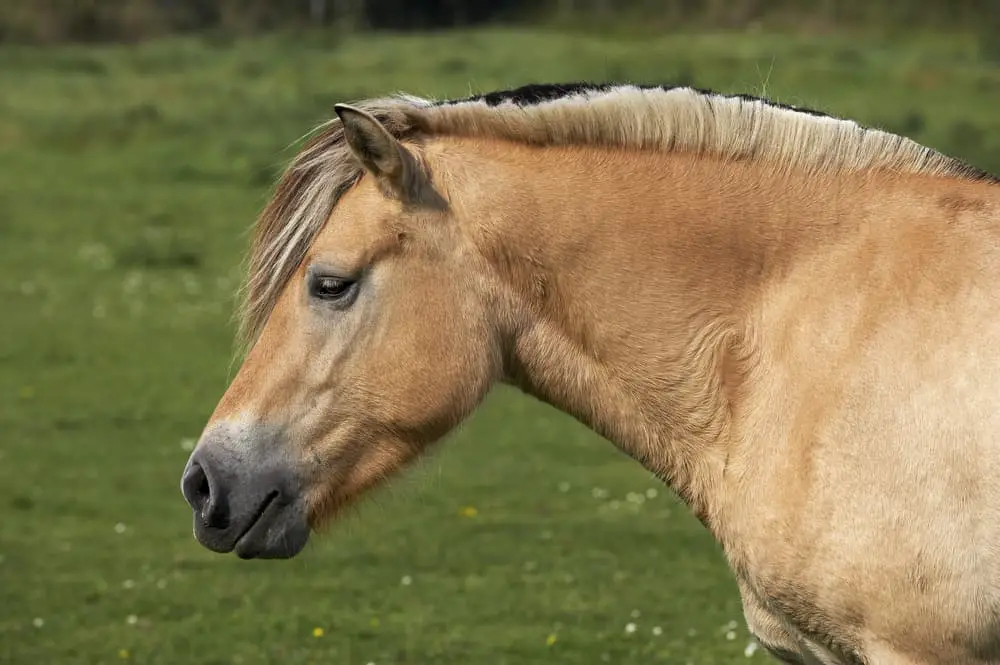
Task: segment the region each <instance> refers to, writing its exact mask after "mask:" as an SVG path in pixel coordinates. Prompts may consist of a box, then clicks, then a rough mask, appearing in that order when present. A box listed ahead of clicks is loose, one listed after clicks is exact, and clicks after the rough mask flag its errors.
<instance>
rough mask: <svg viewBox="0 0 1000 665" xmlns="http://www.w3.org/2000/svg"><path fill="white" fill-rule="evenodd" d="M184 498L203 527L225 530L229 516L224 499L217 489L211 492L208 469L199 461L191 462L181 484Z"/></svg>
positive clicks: (211, 484)
mask: <svg viewBox="0 0 1000 665" xmlns="http://www.w3.org/2000/svg"><path fill="white" fill-rule="evenodd" d="M181 490H182V492H183V494H184V498H185V499H186V500H187V502H188V504H189V505H190V506H191V508H193V509H194V511H195V512H196V513H197V514H198V515H199V517H200V518H201V521H202V522H203V523H204V524H205V526H208V527H213V528H216V529H225V528H226V527H228V526H229V515H228V510H227V509H226V502H225V497H222V496H220V495H221V494H222V492H220V491H219V488H218V487H215V488H214V490H215V491H213V482H212V478H211V475H210V469H208V468H206V466H205V465H204V463H202V461H201V460H198V459H193V460H191V465H190V466H189V467H188V470H187V472H186V473H185V474H184V479H183V480H182V482H181Z"/></svg>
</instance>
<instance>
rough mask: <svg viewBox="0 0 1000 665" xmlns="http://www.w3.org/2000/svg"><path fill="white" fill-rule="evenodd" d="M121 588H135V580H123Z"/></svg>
mask: <svg viewBox="0 0 1000 665" xmlns="http://www.w3.org/2000/svg"><path fill="white" fill-rule="evenodd" d="M122 588H123V589H134V588H135V580H125V581H124V582H122Z"/></svg>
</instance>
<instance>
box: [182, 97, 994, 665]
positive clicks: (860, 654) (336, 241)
mask: <svg viewBox="0 0 1000 665" xmlns="http://www.w3.org/2000/svg"><path fill="white" fill-rule="evenodd" d="M336 112H337V117H336V118H334V119H333V120H331V121H330V122H329V123H328V124H326V125H324V126H322V127H321V128H319V130H318V131H317V132H316V134H315V135H314V136H313V137H312V139H311V140H310V142H309V143H308V144H307V145H306V146H305V147H304V148H303V149H302V150H301V152H300V153H299V154H298V155H297V157H296V158H295V160H294V162H293V163H292V164H291V166H290V167H289V169H288V171H287V172H286V173H285V175H284V177H283V178H282V180H281V182H280V184H279V185H278V187H277V191H276V192H275V194H274V196H273V198H272V199H271V201H270V203H269V205H268V206H267V208H266V209H265V210H264V211H263V213H262V215H261V217H260V219H259V221H258V224H257V227H256V236H255V240H254V244H253V247H252V249H251V253H250V257H249V266H248V267H249V271H248V279H247V282H246V289H245V308H244V310H243V312H242V314H243V323H244V327H243V332H244V339H245V342H246V346H247V349H248V351H247V354H246V357H245V360H244V363H243V365H242V368H241V369H240V371H239V373H238V375H237V376H236V378H235V379H234V380H233V382H232V385H231V386H230V387H229V389H228V390H227V392H226V393H225V395H224V396H223V397H222V400H221V402H220V403H219V405H218V407H217V409H216V411H215V413H214V414H213V416H212V418H211V420H210V422H209V424H208V426H207V427H206V429H205V432H204V434H203V436H202V438H201V440H200V441H199V444H198V446H197V448H196V449H195V451H194V452H193V454H192V456H191V459H190V460H189V462H188V466H187V468H186V469H185V474H184V478H183V481H182V487H183V491H184V495H185V497H186V498H187V500H188V501H189V502H190V503H191V505H192V507H193V509H194V512H195V519H194V524H195V534H196V537H197V538H198V540H199V541H200V542H201V543H202V544H203V545H205V546H206V547H208V548H210V549H213V550H215V551H219V552H230V551H235V552H236V554H237V555H239V556H241V557H244V558H250V557H292V556H295V555H296V554H298V553H299V552H300V551H301V550H302V548H303V547H304V545H305V544H306V541H307V539H308V537H309V534H310V532H311V531H312V530H313V529H315V528H317V527H318V526H319V525H320V524H321V523H322V522H324V521H325V520H327V519H329V518H330V517H331V516H333V515H334V514H336V513H337V511H338V509H340V508H341V507H343V506H345V505H347V504H348V503H349V502H350V501H352V500H353V499H355V498H356V497H358V496H359V495H360V494H361V493H362V492H364V491H365V490H367V489H369V488H371V487H373V486H374V485H376V484H377V483H379V482H381V481H383V480H385V479H387V478H388V477H389V476H390V475H391V474H392V473H393V472H395V471H397V470H399V469H400V468H401V467H403V466H404V465H405V464H406V463H408V462H410V461H412V460H413V459H415V458H417V457H418V456H419V455H420V453H421V452H422V451H423V450H425V449H426V447H427V446H428V445H430V444H432V443H433V442H435V441H437V440H439V439H440V438H442V437H443V436H444V435H445V434H446V433H447V432H448V431H450V430H451V429H452V428H454V427H455V426H456V425H457V424H458V423H459V422H460V421H461V420H462V419H464V418H466V417H467V416H468V415H469V414H470V413H471V412H472V411H473V410H474V409H475V408H476V406H477V405H478V404H479V403H480V402H481V400H482V399H483V398H484V397H485V396H486V394H487V392H488V391H489V390H490V387H491V386H493V385H495V384H496V383H498V382H507V383H510V384H513V385H516V386H519V387H520V388H521V389H523V390H524V391H525V392H527V393H529V394H531V395H534V396H536V397H538V398H539V399H541V400H544V401H546V402H548V403H550V404H553V405H555V406H556V407H558V408H560V409H562V410H563V411H565V412H567V413H569V414H572V415H573V416H575V417H576V418H578V419H579V420H581V421H582V422H583V423H585V424H586V425H588V426H589V427H591V428H593V429H594V430H595V431H597V432H599V433H600V434H602V435H603V436H605V437H606V438H608V439H609V440H610V441H612V442H614V444H616V445H617V446H619V447H620V448H621V449H622V450H624V451H625V452H626V453H628V454H629V455H631V456H632V457H633V458H634V459H636V460H637V461H638V462H639V463H641V464H642V465H643V466H645V467H646V468H647V469H649V470H650V471H652V472H654V473H656V474H657V475H658V476H659V477H661V478H662V479H663V480H664V482H665V483H667V484H668V485H669V486H670V487H671V488H672V489H673V490H674V491H676V492H677V493H678V495H679V496H680V497H681V498H683V500H684V501H685V502H686V503H687V505H688V506H690V508H691V510H692V511H693V512H694V513H695V514H696V515H697V516H698V518H699V519H700V520H701V521H702V522H703V523H704V524H705V526H706V527H707V528H708V529H709V530H710V531H711V533H712V534H713V535H714V537H715V538H716V539H717V540H718V541H719V543H721V545H722V547H723V548H724V551H725V555H726V558H727V560H728V562H729V565H730V566H731V568H732V571H733V573H734V574H735V576H736V578H737V580H738V582H739V587H740V590H741V594H742V598H743V603H744V608H745V614H746V619H747V622H748V624H749V627H750V629H751V630H752V632H753V633H754V634H755V635H756V636H757V638H758V639H759V641H760V642H761V643H762V644H763V645H764V646H765V647H766V648H767V649H768V650H769V651H770V652H771V653H772V654H774V655H775V656H776V657H778V659H780V660H783V661H784V662H786V663H800V664H802V663H809V664H815V663H823V664H834V663H835V664H841V665H846V664H862V663H864V664H870V665H903V664H908V665H909V664H913V665H915V664H922V665H931V664H934V665H945V664H948V665H964V664H968V665H975V664H979V665H985V664H987V663H1000V362H998V358H1000V180H998V179H997V178H995V177H993V176H991V175H989V174H986V173H983V172H981V171H978V170H976V169H974V168H972V167H970V166H968V165H965V164H963V163H961V162H959V161H957V160H955V159H952V158H950V157H947V156H944V155H942V154H940V153H937V152H935V151H933V150H931V149H929V148H926V147H924V146H921V145H918V144H916V143H914V142H912V141H910V140H908V139H906V138H902V137H899V136H895V135H892V134H888V133H885V132H881V131H876V130H873V129H867V128H863V127H860V126H859V125H857V124H855V123H853V122H850V121H847V120H841V119H836V118H832V117H828V116H825V115H823V114H818V113H815V112H811V111H805V110H802V109H796V108H790V107H785V106H781V105H777V104H773V103H769V102H767V101H764V100H759V99H754V98H749V97H738V96H724V95H719V94H715V93H711V92H707V91H701V90H693V89H690V88H661V87H637V86H629V85H593V86H591V85H583V84H573V85H564V86H529V87H527V88H522V89H518V90H512V91H505V92H496V93H491V94H487V95H482V96H478V97H473V98H469V99H464V100H458V101H448V102H432V101H427V100H423V99H418V98H413V97H407V96H399V97H392V98H387V99H376V100H369V101H367V102H364V103H361V104H358V105H357V106H346V105H338V106H337V107H336Z"/></svg>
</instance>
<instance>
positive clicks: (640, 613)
mask: <svg viewBox="0 0 1000 665" xmlns="http://www.w3.org/2000/svg"><path fill="white" fill-rule="evenodd" d="M631 616H632V618H633V619H638V618H639V617H640V616H642V612H640V611H639V610H632V614H631Z"/></svg>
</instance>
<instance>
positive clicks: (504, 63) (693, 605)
mask: <svg viewBox="0 0 1000 665" xmlns="http://www.w3.org/2000/svg"><path fill="white" fill-rule="evenodd" d="M977 49H978V46H977V42H976V41H975V40H973V39H963V38H961V37H956V36H935V37H927V38H917V37H913V38H909V39H894V40H892V41H878V40H875V39H874V38H867V37H863V36H856V35H855V36H825V37H822V38H805V37H789V36H781V35H768V34H735V35H734V34H682V35H681V34H679V35H670V36H664V37H662V38H658V39H642V40H639V39H635V40H628V39H626V38H615V39H599V38H595V37H583V36H566V35H557V34H547V33H544V32H531V31H509V30H490V31H482V32H462V33H450V34H440V35H426V36H405V37H404V36H388V35H387V36H367V37H356V38H351V39H343V38H338V37H333V36H330V35H300V36H276V37H271V38H266V39H255V40H252V41H236V42H227V41H224V40H221V39H172V40H167V41H161V42H155V43H149V44H146V45H143V46H140V47H60V48H50V49H29V48H17V47H12V46H7V47H3V48H0V331H2V332H0V432H2V434H0V663H5V664H6V663H10V664H17V665H22V664H23V665H60V664H63V663H66V664H70V663H81V664H84V663H86V664H89V663H121V662H129V663H178V664H198V665H212V664H223V663H225V664H227V665H228V664H245V665H255V664H258V663H276V664H281V665H292V664H297V663H302V664H305V663H330V664H336V665H353V664H360V665H365V664H366V663H376V664H377V665H389V664H402V663H413V664H416V663H420V664H423V663H440V664H449V663H453V664H456V665H458V664H461V665H470V664H474V665H486V664H487V663H489V664H493V665H499V664H502V663H508V664H514V663H540V662H553V663H605V662H607V663H622V664H626V663H628V664H631V663H636V664H638V663H654V662H664V663H698V664H702V663H705V664H708V663H735V662H745V661H748V658H749V661H750V662H754V661H757V662H764V661H765V660H766V658H765V656H764V655H763V654H762V653H761V652H757V653H756V654H754V653H753V650H752V646H751V647H749V648H748V644H749V643H750V638H749V636H748V635H747V632H746V629H745V627H744V625H743V622H742V616H741V610H740V604H739V600H738V597H737V595H736V590H735V585H734V584H733V582H732V581H731V579H730V576H729V574H728V572H727V570H726V568H725V566H724V564H723V561H722V557H721V555H720V552H719V549H718V548H717V546H716V545H715V544H714V542H713V541H712V540H711V539H710V538H709V536H708V535H707V534H706V533H705V532H704V530H703V529H702V527H701V526H700V525H699V524H698V523H697V522H696V521H695V520H694V519H693V518H692V517H691V516H690V515H689V514H688V513H687V512H686V511H685V509H684V508H683V507H682V506H680V505H679V504H678V503H676V501H675V500H674V499H673V498H672V497H671V496H670V494H669V492H668V491H666V489H665V488H663V487H661V486H659V484H658V483H657V482H656V481H655V480H654V479H652V478H651V477H650V476H649V474H647V473H646V472H645V471H643V470H642V469H641V468H640V467H639V466H638V465H637V464H635V463H633V462H631V461H630V460H628V459H627V458H625V457H624V456H622V455H621V454H619V453H618V452H617V451H616V450H615V449H614V447H613V446H611V445H610V444H608V443H607V442H605V441H603V440H601V439H600V438H599V437H597V436H595V435H593V434H591V433H589V432H588V431H586V430H585V429H584V428H583V427H582V426H580V425H579V424H577V423H575V422H574V421H571V420H570V419H569V418H567V417H565V416H563V415H561V414H559V413H557V412H555V411H554V410H552V409H550V408H547V407H544V406H542V405H539V404H537V403H534V402H531V401H530V400H528V399H527V398H524V397H521V396H518V395H515V394H512V393H510V392H509V391H505V390H500V391H498V392H497V393H496V394H495V395H494V396H493V397H492V398H491V399H490V400H489V401H488V403H487V405H486V406H485V407H484V408H483V409H482V411H481V412H479V413H478V415H477V416H475V417H474V418H473V419H472V421H471V422H469V423H468V424H467V426H466V427H464V428H463V429H462V431H461V432H459V433H457V434H456V435H454V436H452V437H450V438H449V440H448V441H447V442H446V445H443V446H441V447H440V448H439V449H438V453H437V454H436V455H434V456H433V457H432V458H431V459H429V460H427V461H426V462H424V463H422V464H421V465H420V466H419V467H418V468H416V469H414V470H413V471H411V472H410V473H408V474H406V476H405V477H404V478H401V479H400V481H399V482H398V483H397V484H395V485H394V486H393V487H391V488H389V489H387V490H385V491H382V492H379V493H378V495H377V496H375V497H372V498H371V499H370V500H369V501H367V502H365V504H364V505H362V506H361V507H359V509H358V510H357V511H355V513H354V514H353V515H352V516H351V517H350V518H349V519H348V520H346V521H344V522H341V523H339V524H338V525H336V526H335V527H334V528H333V529H332V530H331V531H330V533H328V534H327V535H326V537H325V538H324V539H322V540H318V541H316V540H314V543H313V545H311V546H310V548H309V550H308V551H307V552H306V553H305V554H304V555H303V556H302V557H301V558H299V559H296V560H294V561H290V562H243V561H239V560H237V559H235V558H233V557H222V556H218V555H213V554H211V553H209V552H207V551H206V550H204V549H202V548H201V547H200V546H198V545H197V544H196V543H195V541H194V540H193V538H192V536H191V531H190V512H189V510H188V508H187V506H186V505H185V504H184V501H183V499H182V498H181V496H180V492H179V476H180V472H181V469H182V467H183V465H184V462H185V460H186V457H187V455H188V450H189V447H190V445H191V444H192V442H193V439H194V437H196V436H197V435H198V433H199V430H200V428H201V426H202V424H203V423H204V421H205V419H206V418H207V417H208V415H209V413H210V412H211V410H212V408H213V407H214V405H215V402H216V400H217V399H218V397H219V396H220V395H221V393H222V391H223V390H224V388H225V386H226V381H227V378H228V376H229V375H230V372H231V371H232V367H231V362H230V361H231V358H232V349H231V343H230V339H231V333H232V327H231V325H230V318H229V317H230V313H231V307H232V298H231V294H232V291H233V288H234V286H235V283H236V278H237V276H238V267H239V262H240V259H241V252H242V250H243V247H244V243H245V239H246V238H245V232H246V230H247V228H248V225H249V223H250V222H251V221H252V219H253V216H254V214H255V212H256V210H257V209H258V208H259V207H260V205H261V204H262V202H263V201H264V199H265V197H266V196H267V193H268V188H269V185H270V183H271V182H272V180H273V178H274V177H275V176H276V174H277V172H278V170H279V169H280V166H281V164H282V163H283V161H284V160H285V159H287V158H288V157H289V156H290V152H289V150H290V146H291V145H292V144H293V143H294V142H295V141H296V139H297V138H298V137H300V136H301V135H302V134H303V133H305V132H306V131H307V130H308V129H309V128H310V127H311V126H312V125H313V124H314V123H315V122H317V121H319V120H320V119H322V118H324V117H325V116H326V115H327V114H328V112H329V109H330V107H331V105H332V104H333V103H334V102H336V101H346V100H351V99H355V98H358V97H363V96H367V95H373V94H382V93H385V92H389V91H394V90H400V89H402V90H406V91H409V92H413V93H417V94H427V95H433V96H450V95H462V94H466V93H468V92H470V91H481V90H486V89H490V88H495V87H505V86H510V85H516V84H521V83H525V82H529V81H541V80H570V79H581V78H583V79H610V78H617V79H631V80H635V81H646V82H655V81H680V82H687V83H693V84H696V85H698V86H701V87H713V88H718V89H721V90H727V91H738V92H750V93H761V92H766V93H767V94H768V95H770V96H772V97H774V98H776V99H778V100H780V101H785V102H791V103H798V104H805V105H811V106H815V107H819V108H822V109H824V110H828V111H832V112H836V113H840V114H844V115H848V116H852V117H854V118H857V119H858V120H861V121H864V122H867V123H877V124H881V125H883V126H886V127H889V128H890V129H895V130H897V131H902V132H905V133H907V134H909V135H910V136H913V137H915V138H917V139H920V140H923V141H925V142H926V143H928V144H930V145H933V146H935V147H938V148H942V149H945V150H948V151H950V152H952V153H954V154H958V155H961V156H964V157H966V158H968V159H969V160H971V161H973V162H974V163H976V164H977V165H979V166H982V167H986V168H989V169H992V170H1000V113H998V112H997V109H998V108H1000V64H998V63H996V62H992V63H991V62H990V61H989V60H988V59H987V58H986V57H985V56H981V55H980V54H979V52H978V50H977Z"/></svg>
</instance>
